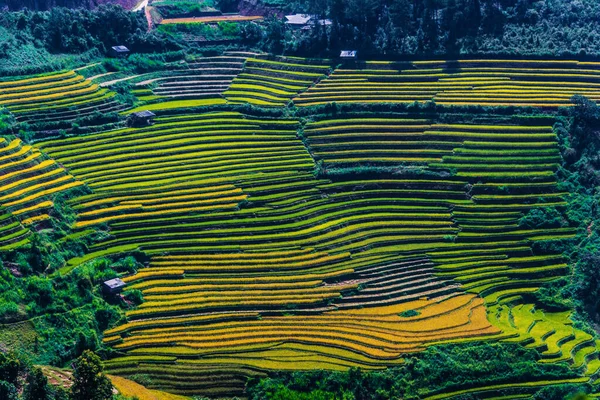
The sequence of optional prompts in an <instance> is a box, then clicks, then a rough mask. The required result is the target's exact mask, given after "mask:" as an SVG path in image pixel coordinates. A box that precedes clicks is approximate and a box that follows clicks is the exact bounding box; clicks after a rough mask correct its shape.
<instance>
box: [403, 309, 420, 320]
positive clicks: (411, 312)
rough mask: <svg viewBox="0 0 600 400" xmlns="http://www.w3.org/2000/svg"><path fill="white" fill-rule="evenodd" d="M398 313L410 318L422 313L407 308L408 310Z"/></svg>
mask: <svg viewBox="0 0 600 400" xmlns="http://www.w3.org/2000/svg"><path fill="white" fill-rule="evenodd" d="M398 315H400V316H401V317H403V318H410V317H416V316H418V315H421V313H420V312H418V311H415V310H406V311H402V312H401V313H400V314H398Z"/></svg>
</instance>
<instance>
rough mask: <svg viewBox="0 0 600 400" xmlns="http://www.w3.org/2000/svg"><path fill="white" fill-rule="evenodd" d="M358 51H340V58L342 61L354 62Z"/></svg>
mask: <svg viewBox="0 0 600 400" xmlns="http://www.w3.org/2000/svg"><path fill="white" fill-rule="evenodd" d="M357 56H358V51H356V50H342V51H341V52H340V58H341V59H343V60H356V57H357Z"/></svg>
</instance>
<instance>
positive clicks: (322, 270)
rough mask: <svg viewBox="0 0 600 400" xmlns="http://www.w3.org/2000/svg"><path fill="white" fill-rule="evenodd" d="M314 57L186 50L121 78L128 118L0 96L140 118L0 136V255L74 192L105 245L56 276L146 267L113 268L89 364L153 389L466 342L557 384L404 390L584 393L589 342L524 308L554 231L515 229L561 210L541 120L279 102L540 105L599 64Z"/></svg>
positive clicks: (220, 386) (72, 113) (18, 106)
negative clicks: (122, 310)
mask: <svg viewBox="0 0 600 400" xmlns="http://www.w3.org/2000/svg"><path fill="white" fill-rule="evenodd" d="M334 64H335V62H334V61H333V62H332V61H331V60H309V59H299V58H292V57H272V56H267V55H259V54H249V53H229V54H225V55H223V56H218V57H205V58H198V59H196V61H195V62H190V63H188V64H186V68H179V67H177V68H176V67H173V68H172V69H168V70H165V71H158V72H152V73H149V74H144V75H141V76H135V77H134V78H135V79H132V80H131V82H133V83H134V84H137V87H136V89H135V94H136V95H138V98H139V99H140V100H142V101H145V102H147V103H139V104H138V105H137V106H136V107H135V108H133V109H129V110H122V109H121V107H122V106H121V105H120V103H117V102H116V101H114V100H113V97H114V94H113V93H112V92H110V91H108V90H106V89H99V88H98V87H96V85H94V84H92V83H91V82H90V81H88V80H85V79H84V78H83V77H82V76H80V75H78V74H77V73H75V72H60V73H54V74H48V75H39V76H35V77H24V78H18V79H16V80H6V79H3V80H1V81H0V105H6V106H7V107H8V108H9V110H11V112H13V113H14V114H15V116H16V117H17V119H18V120H19V121H34V120H35V121H38V120H39V121H47V122H52V121H59V120H63V119H65V120H69V119H75V118H78V117H79V116H84V115H89V114H90V113H94V112H95V111H96V110H100V111H103V112H104V111H111V110H119V111H122V112H123V114H126V113H129V112H131V111H136V110H141V109H150V110H154V111H155V112H156V113H157V114H158V117H157V118H156V119H155V121H154V124H152V125H150V126H145V127H135V128H120V129H113V130H104V131H101V132H98V133H92V134H87V135H80V136H77V135H71V136H68V137H61V138H53V139H50V140H45V141H43V142H38V143H36V144H35V145H29V144H25V143H24V142H22V141H21V140H20V139H15V140H12V139H11V140H3V141H1V142H0V171H2V172H3V174H2V175H1V176H0V208H1V209H2V212H0V214H1V215H0V250H10V249H12V248H17V247H20V246H23V245H25V244H27V243H28V240H29V239H28V238H29V237H30V235H31V232H32V230H33V229H42V228H44V227H45V226H46V225H45V224H47V222H48V220H49V219H50V218H52V215H53V213H52V208H53V200H54V196H56V195H57V194H60V193H63V192H65V191H68V190H69V189H71V188H74V187H79V186H83V185H85V186H86V187H87V188H89V190H90V192H89V194H85V195H80V196H78V197H74V198H71V199H70V200H69V205H70V206H71V207H72V208H73V210H75V211H76V213H77V220H76V222H75V223H74V226H73V227H72V228H73V230H74V235H75V236H78V235H81V236H87V234H88V233H90V232H93V231H94V230H96V229H101V230H103V231H104V230H108V232H109V233H110V236H109V237H106V235H102V237H104V239H102V240H99V241H96V242H94V243H93V244H90V245H89V247H87V249H88V253H87V254H85V255H83V256H81V257H78V258H73V259H71V260H69V262H68V263H67V265H65V266H64V267H63V268H62V269H61V270H60V271H59V273H60V274H68V273H69V272H70V271H72V270H73V269H75V268H78V267H79V266H81V265H82V264H85V263H86V262H88V261H90V260H93V259H96V258H99V257H105V256H112V257H118V256H120V255H127V254H129V253H130V252H132V251H141V252H143V253H144V254H145V256H146V257H147V259H148V263H147V265H146V266H145V268H142V269H140V270H139V271H138V272H137V273H136V274H133V275H123V274H122V275H121V278H122V279H123V280H124V281H125V282H126V283H127V288H126V291H132V290H139V291H141V292H142V294H143V298H144V301H143V303H142V304H141V305H139V306H138V307H137V308H135V309H131V310H129V311H127V322H125V323H123V324H121V325H119V326H116V327H113V328H111V329H109V330H107V331H106V332H105V333H104V339H103V340H104V342H105V343H106V344H107V345H109V346H111V347H112V348H113V349H114V350H115V356H114V357H112V358H111V359H110V360H108V361H106V367H107V369H108V370H109V372H110V373H111V374H114V375H118V376H122V377H127V378H133V377H135V376H136V375H137V376H139V375H140V374H142V375H145V376H146V377H147V378H148V382H151V383H150V384H148V386H149V389H152V390H165V391H168V392H170V393H175V394H180V395H213V396H217V397H219V396H229V395H238V396H241V397H244V396H245V395H246V393H245V386H246V381H247V378H248V377H264V376H266V375H267V374H268V373H270V372H272V371H275V370H290V371H293V370H311V369H328V370H336V371H338V370H347V369H348V368H349V367H360V368H362V369H365V370H375V369H382V368H386V367H388V366H394V365H399V364H401V363H403V362H404V359H405V358H406V357H410V356H411V355H412V354H413V353H416V352H419V351H422V350H424V349H427V348H428V347H430V346H432V345H436V344H444V343H462V342H472V341H483V340H485V341H498V342H502V343H519V344H521V345H522V346H526V347H530V348H534V349H536V350H538V352H539V354H540V361H539V362H540V363H544V364H549V363H560V362H567V363H569V364H570V365H571V366H572V367H573V369H575V370H577V371H579V377H578V378H568V379H567V378H565V379H564V380H557V379H555V380H552V381H547V380H540V381H534V380H528V381H523V382H520V383H513V384H511V385H508V384H507V385H504V384H499V385H495V386H482V387H468V388H465V387H462V386H461V387H458V386H457V387H455V388H450V389H448V391H447V392H443V393H438V392H433V391H431V392H428V393H423V397H425V396H430V397H429V398H431V399H439V398H452V397H453V396H454V397H457V396H460V395H466V394H477V396H481V398H494V397H496V398H512V397H510V396H513V395H515V396H516V395H518V396H521V397H523V398H526V397H527V396H528V395H529V394H531V393H533V392H534V391H535V390H536V389H537V388H539V387H540V386H548V385H553V384H559V383H564V382H588V383H593V384H596V383H600V380H598V378H599V377H600V359H599V358H598V342H597V341H596V339H595V337H594V336H593V335H591V334H590V333H587V332H585V331H584V330H582V329H579V326H578V325H577V324H574V323H573V321H572V320H571V313H570V312H556V311H552V310H546V309H543V308H542V307H540V306H539V304H537V303H536V302H535V293H536V292H537V291H538V289H539V288H540V286H542V285H544V284H546V283H548V282H551V281H553V280H554V279H556V278H558V277H562V276H565V275H567V274H568V273H569V272H570V267H569V265H568V264H567V260H566V259H565V258H564V257H563V256H562V255H561V254H559V253H558V251H559V250H556V249H558V248H559V246H558V245H556V246H555V244H556V242H557V241H560V240H563V239H564V240H568V239H570V238H573V237H574V236H575V234H576V230H575V228H573V227H571V226H569V225H568V224H567V223H561V224H558V225H555V226H554V227H544V226H538V225H535V224H533V225H532V224H529V223H528V222H527V221H528V217H530V216H531V215H535V214H536V213H539V212H540V211H541V210H559V211H560V210H563V209H565V207H566V206H567V202H566V201H565V197H566V196H567V195H568V193H567V192H565V191H564V190H562V189H560V188H559V187H560V186H559V185H557V183H558V182H557V174H556V172H557V170H558V168H559V165H560V163H561V161H562V160H561V156H560V152H559V146H558V140H557V136H556V134H555V132H554V130H553V128H552V126H551V122H549V121H551V118H549V115H545V116H544V117H543V118H535V117H531V116H527V117H523V116H522V115H508V113H507V110H502V112H499V113H494V111H495V110H487V111H486V114H480V115H478V116H477V117H476V118H471V117H470V116H469V115H463V114H468V113H469V110H470V109H468V108H463V109H459V111H460V112H456V113H453V114H439V113H438V114H436V113H434V112H431V110H430V109H429V110H428V112H427V113H425V112H418V111H417V112H412V111H411V114H405V113H400V112H397V111H396V112H393V111H389V110H390V109H394V108H393V106H390V105H386V106H384V107H379V108H378V109H379V110H382V109H386V110H387V111H386V112H383V111H376V110H377V108H375V107H374V108H369V109H368V110H370V111H367V108H366V107H361V108H358V107H357V108H356V109H354V110H350V109H349V108H344V109H343V110H344V111H343V112H342V111H340V109H337V108H336V107H331V109H334V111H335V112H334V111H331V112H330V111H327V110H325V108H322V109H319V108H316V109H312V108H303V109H300V110H298V109H296V108H295V107H293V105H296V106H300V107H302V106H310V105H318V104H327V103H329V102H336V103H345V102H348V103H383V102H392V103H394V102H413V101H428V100H432V99H433V100H435V102H436V103H438V104H444V105H450V104H454V105H458V106H462V105H515V106H540V107H543V108H544V110H545V111H547V112H554V111H555V108H556V107H557V106H560V105H569V104H570V103H569V98H570V96H571V95H572V94H575V93H577V94H585V95H587V96H589V97H590V98H592V99H596V91H597V88H596V86H595V85H597V84H598V82H597V81H596V80H597V77H599V76H600V72H599V71H600V68H598V65H600V64H598V63H577V62H571V61H526V60H525V61H523V60H522V61H494V62H492V61H486V60H479V61H477V60H475V61H457V62H449V61H448V62H446V61H444V62H439V61H427V62H412V63H383V62H366V63H356V64H352V65H349V64H345V65H342V66H341V67H338V68H334ZM332 71H333V72H332ZM245 103H248V104H252V105H253V106H255V107H238V106H239V105H240V104H245ZM202 106H211V108H210V111H208V110H206V109H203V108H201V107H202ZM288 106H289V107H288ZM194 107H195V108H194ZM263 107H264V108H263ZM415 108H416V107H415ZM396 109H400V107H398V108H396ZM239 110H244V111H243V112H244V113H241V112H239ZM249 110H250V111H249ZM312 110H316V111H315V113H316V112H319V113H323V114H318V115H310V112H312ZM324 110H325V111H324ZM521 111H522V110H521ZM438 112H439V110H438ZM444 112H448V110H447V109H446V110H445V111H444ZM519 112H520V111H519ZM300 116H302V118H300ZM28 118H29V119H28ZM448 121H452V122H448ZM121 126H124V124H123V125H121ZM55 160H56V161H55ZM99 237H100V236H99ZM299 326H301V327H302V329H298V327H299ZM116 379H117V380H118V379H119V378H116ZM121 383H122V384H123V385H125V386H127V387H128V388H129V389H130V390H133V391H135V390H142V389H140V388H139V387H137V386H135V384H133V386H131V385H130V383H128V382H121ZM503 385H504V386H503ZM125 386H124V387H125ZM130 386H131V387H130ZM503 396H504V397H503ZM519 398H520V397H519Z"/></svg>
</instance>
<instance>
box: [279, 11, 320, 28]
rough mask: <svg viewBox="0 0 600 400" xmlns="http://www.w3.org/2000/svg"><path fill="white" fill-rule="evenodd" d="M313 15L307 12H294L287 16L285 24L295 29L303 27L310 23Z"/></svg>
mask: <svg viewBox="0 0 600 400" xmlns="http://www.w3.org/2000/svg"><path fill="white" fill-rule="evenodd" d="M312 18H313V17H312V15H307V14H293V15H286V16H285V19H286V21H285V24H286V25H288V26H290V27H292V28H294V29H302V28H304V27H305V26H307V25H308V24H309V21H310V20H311V19H312Z"/></svg>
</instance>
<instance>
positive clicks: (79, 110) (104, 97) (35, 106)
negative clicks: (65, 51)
mask: <svg viewBox="0 0 600 400" xmlns="http://www.w3.org/2000/svg"><path fill="white" fill-rule="evenodd" d="M114 96H115V93H114V92H111V91H110V90H108V89H103V88H100V87H99V86H98V85H97V84H95V83H93V82H92V81H91V80H89V79H85V78H84V77H83V76H82V75H79V74H78V73H76V72H75V71H64V72H56V73H51V74H45V75H36V76H30V77H22V78H18V79H15V80H9V79H6V78H3V79H0V106H5V107H7V108H8V109H9V110H10V111H11V112H12V113H13V114H14V115H15V117H16V118H17V120H18V121H20V122H29V123H40V122H57V121H70V120H74V119H76V118H78V117H85V116H88V115H91V114H93V113H95V112H98V111H99V112H103V113H106V112H111V111H121V110H123V108H124V106H123V104H121V103H119V102H117V101H116V100H115V99H114Z"/></svg>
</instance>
